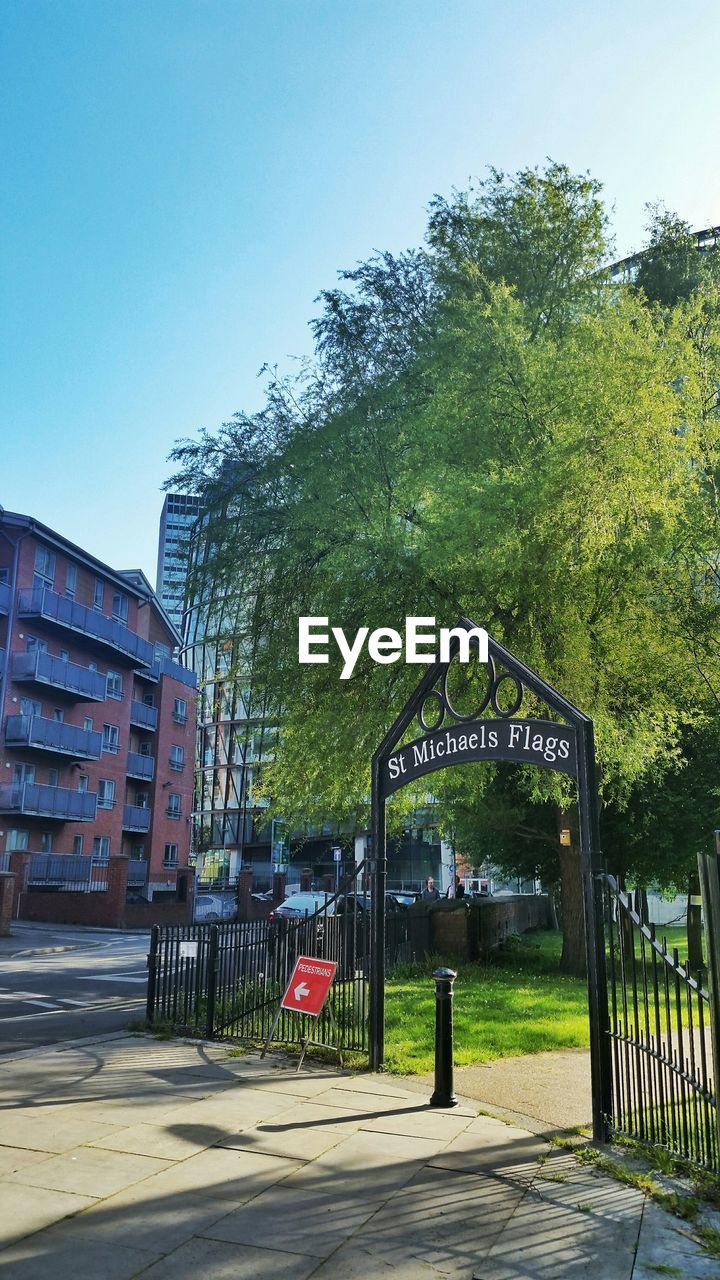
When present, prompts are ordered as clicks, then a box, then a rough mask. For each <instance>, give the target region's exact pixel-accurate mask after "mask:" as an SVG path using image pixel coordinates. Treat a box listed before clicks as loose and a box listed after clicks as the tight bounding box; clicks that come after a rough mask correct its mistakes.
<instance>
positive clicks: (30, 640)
mask: <svg viewBox="0 0 720 1280" xmlns="http://www.w3.org/2000/svg"><path fill="white" fill-rule="evenodd" d="M25 648H26V650H27V652H28V653H47V640H38V638H37V636H27V637H26V639H25Z"/></svg>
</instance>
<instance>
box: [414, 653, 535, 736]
mask: <svg viewBox="0 0 720 1280" xmlns="http://www.w3.org/2000/svg"><path fill="white" fill-rule="evenodd" d="M458 665H459V664H458V660H457V657H455V658H454V659H453V660H452V662H450V663H449V665H448V666H447V667H446V669H445V671H444V672H443V674H442V676H441V678H440V681H439V683H438V686H437V687H436V688H435V689H429V690H428V692H427V693H426V694H425V697H424V698H423V701H422V703H421V705H420V707H419V709H418V713H417V720H418V724H419V725H420V728H421V730H422V732H423V733H431V732H432V731H433V730H434V729H439V728H441V726H442V724H443V723H444V721H445V717H446V716H449V717H450V718H451V719H452V720H453V722H455V723H457V724H469V723H470V721H473V720H478V719H479V718H480V716H481V715H483V713H484V712H485V711H486V710H487V708H488V707H491V708H492V710H493V712H494V713H495V715H497V716H499V717H500V719H502V720H508V719H510V717H511V716H514V715H516V714H517V712H518V711H519V710H520V707H521V705H522V700H523V694H524V692H525V691H524V687H523V684H522V682H521V680H520V679H519V677H518V676H516V675H514V674H513V673H512V672H511V671H499V672H498V670H497V668H496V666H495V662H494V660H493V658H492V657H490V658H488V661H487V662H486V663H483V664H482V665H483V666H484V668H485V671H486V673H487V676H486V686H485V689H484V691H483V695H482V697H481V699H480V701H479V702H478V703H477V705H476V706H474V707H473V708H472V710H471V711H470V712H465V711H460V710H458V708H457V706H455V705H454V704H453V700H452V697H451V695H450V692H449V690H448V678H449V676H450V674H451V672H452V671H454V670H455V669H456V668H457V666H458ZM477 665H478V664H475V666H474V668H473V670H476V669H477ZM507 683H510V684H512V685H513V686H514V694H513V698H512V701H511V702H510V704H509V705H506V706H504V705H503V703H502V701H501V699H500V697H499V692H500V689H501V687H502V686H503V685H504V684H507ZM429 705H431V706H432V705H434V708H435V710H434V715H433V714H432V713H431V714H429V713H428V706H429Z"/></svg>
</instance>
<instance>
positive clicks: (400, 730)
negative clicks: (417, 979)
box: [370, 618, 611, 1141]
mask: <svg viewBox="0 0 720 1280" xmlns="http://www.w3.org/2000/svg"><path fill="white" fill-rule="evenodd" d="M457 625H458V628H459V629H463V630H465V631H471V630H474V629H476V624H475V623H473V622H471V621H470V620H469V619H468V618H461V620H460V622H459V623H458V624H457ZM459 648H460V639H459V637H457V636H454V637H452V639H451V644H450V651H449V652H450V656H449V661H447V662H436V663H434V664H433V665H432V666H431V667H429V668H428V670H427V671H426V672H425V674H424V675H423V676H422V678H421V679H420V680H419V681H418V684H417V686H416V688H415V690H414V692H413V693H412V694H411V695H410V697H409V698H408V700H407V702H406V703H405V706H404V707H403V709H402V711H401V712H400V714H399V716H398V717H397V719H396V720H395V722H394V724H393V725H392V727H391V728H390V729H389V730H388V732H387V733H386V735H385V737H384V738H383V740H382V742H381V743H380V746H379V747H378V749H377V751H376V752H375V754H374V755H373V758H372V817H371V833H372V851H371V869H372V877H373V928H372V939H371V942H372V945H371V953H370V964H371V969H370V1067H371V1070H373V1071H379V1070H381V1069H382V1067H383V1064H384V1058H385V888H386V883H387V842H386V804H387V799H388V797H389V796H390V795H391V794H392V793H393V792H394V791H396V790H398V789H399V788H400V787H402V786H405V785H407V783H408V782H411V781H414V780H415V779H416V778H418V777H420V776H422V775H424V774H426V773H431V772H433V771H434V770H436V769H441V768H447V767H449V766H450V767H451V766H452V765H453V764H461V763H466V762H467V761H469V760H515V761H516V762H517V763H523V764H538V765H540V766H541V767H543V768H549V769H559V770H561V771H562V772H565V773H569V774H571V775H572V776H573V777H575V778H576V779H577V792H578V816H579V829H580V860H581V870H582V883H583V906H584V916H585V938H586V947H587V973H588V996H589V1009H590V1055H591V1076H592V1095H593V1133H594V1137H595V1139H596V1140H597V1141H605V1140H606V1137H607V1117H608V1116H609V1115H610V1112H611V1074H610V1042H609V1038H608V1034H607V1030H608V1025H609V1024H608V1004H607V986H606V973H605V942H604V925H603V915H602V893H601V891H600V885H599V883H598V881H599V877H600V875H601V873H602V861H601V854H600V838H599V826H598V803H597V784H596V772H595V743H594V731H593V722H592V720H591V719H590V718H589V717H588V716H586V715H585V714H584V713H583V712H582V711H580V710H579V709H578V707H576V706H574V705H573V703H571V702H569V701H568V699H567V698H564V697H563V695H562V694H560V693H558V692H557V690H556V689H554V688H553V687H552V685H549V684H548V683H547V681H545V680H543V679H542V677H541V676H539V675H538V674H537V673H536V672H535V671H532V670H531V669H530V667H527V666H526V665H525V664H524V663H523V662H521V660H520V659H519V658H516V657H515V655H514V654H512V653H511V652H510V651H509V650H508V649H506V648H505V647H504V646H503V645H501V644H499V643H498V641H497V640H493V639H492V637H491V636H489V637H488V663H487V685H486V688H485V690H484V693H483V696H482V697H481V698H480V700H479V702H478V704H477V706H476V707H475V708H474V709H473V711H472V713H471V714H470V715H468V714H466V713H464V712H463V713H459V712H458V710H457V708H456V707H454V706H453V703H452V699H451V698H450V696H449V693H448V672H449V670H450V667H451V666H452V664H453V662H454V660H455V658H456V656H457V653H458V650H459ZM503 686H506V688H505V690H504V693H503V696H502V697H501V696H500V690H501V689H502V688H503ZM508 687H510V688H511V694H512V696H511V697H510V701H509V702H506V701H505V695H506V694H507V688H508ZM525 690H528V691H529V692H530V693H532V694H534V695H535V696H536V697H537V698H538V699H539V700H540V701H541V702H542V703H543V704H544V705H545V706H546V707H547V708H548V710H549V711H550V712H551V713H552V714H553V715H554V716H556V717H559V719H560V722H561V723H560V724H558V723H557V721H555V720H553V721H550V720H537V719H534V720H517V719H515V716H516V713H517V711H519V709H520V707H521V705H522V699H523V695H524V692H525ZM428 704H429V705H430V706H431V707H432V706H434V707H435V708H436V716H437V719H436V720H435V721H433V722H432V723H428V716H427V714H426V706H427V705H428ZM488 709H491V710H492V712H493V713H494V715H495V716H496V717H497V719H488V718H483V715H484V713H485V712H486V711H487V710H488ZM416 716H417V717H418V723H419V727H420V731H421V735H420V737H419V738H418V739H415V740H413V741H412V742H410V743H406V744H404V746H403V747H402V748H401V744H402V743H403V739H404V738H405V736H406V734H407V732H408V729H409V728H410V726H411V725H412V722H413V720H414V718H415V717H416ZM446 719H447V720H448V721H450V720H452V724H450V725H449V727H446ZM517 726H520V727H521V728H520V729H518V728H517ZM483 727H484V730H483ZM526 727H529V728H528V733H527V734H526V733H525V729H526ZM549 731H553V732H554V735H555V737H556V739H557V740H558V741H562V742H563V743H565V744H566V745H567V751H568V754H567V757H566V756H565V755H564V754H563V755H562V757H561V758H559V759H558V758H557V755H556V759H554V760H552V759H548V758H546V756H547V752H545V751H543V749H542V747H540V746H536V748H535V749H533V748H532V747H531V745H530V744H531V742H533V741H534V742H536V743H539V742H540V741H541V740H542V741H543V742H546V741H547V740H548V739H547V737H544V736H543V735H547V734H548V733H549ZM493 735H494V737H493ZM473 738H474V739H475V741H474V742H473V741H472V739H473ZM511 740H512V741H511ZM431 744H432V745H431ZM525 744H527V746H525ZM438 745H443V751H442V752H440V751H439V750H438ZM399 748H401V749H400V750H398V749H399ZM553 750H554V751H557V744H556V746H555V747H554V748H553ZM405 753H407V755H406V754H405ZM550 754H552V752H551V753H550ZM403 766H404V767H403Z"/></svg>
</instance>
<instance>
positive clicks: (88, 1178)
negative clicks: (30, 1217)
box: [3, 1146, 171, 1199]
mask: <svg viewBox="0 0 720 1280" xmlns="http://www.w3.org/2000/svg"><path fill="white" fill-rule="evenodd" d="M169 1167H171V1166H170V1165H169V1162H168V1161H167V1160H156V1159H155V1158H154V1157H151V1156H134V1155H126V1154H125V1153H124V1152H120V1151H98V1150H96V1149H95V1148H93V1147H80V1146H78V1147H75V1148H74V1149H73V1150H72V1151H64V1152H63V1154H62V1155H59V1156H50V1157H49V1158H48V1159H47V1160H43V1161H41V1163H40V1164H33V1165H30V1166H26V1167H25V1168H23V1169H18V1170H17V1172H16V1173H11V1174H8V1175H7V1176H6V1177H5V1178H4V1179H3V1183H8V1182H15V1183H18V1184H19V1185H22V1186H24V1187H44V1188H46V1189H48V1190H52V1191H70V1192H73V1193H74V1194H76V1195H81V1196H110V1195H112V1194H113V1192H114V1191H121V1190H122V1189H123V1187H128V1186H131V1185H132V1183H134V1182H141V1181H142V1180H143V1179H144V1178H150V1177H152V1175H153V1174H157V1173H159V1172H160V1171H161V1170H163V1169H164V1170H167V1169H168V1168H169ZM32 1194H33V1193H32V1192H30V1191H26V1195H27V1196H28V1198H29V1199H31V1198H32Z"/></svg>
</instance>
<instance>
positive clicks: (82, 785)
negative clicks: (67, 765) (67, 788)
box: [78, 773, 89, 795]
mask: <svg viewBox="0 0 720 1280" xmlns="http://www.w3.org/2000/svg"><path fill="white" fill-rule="evenodd" d="M88 781H89V779H88V776H87V774H86V773H81V774H80V775H79V777H78V791H79V792H80V794H81V795H83V794H84V793H85V792H86V791H87V789H88Z"/></svg>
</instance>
